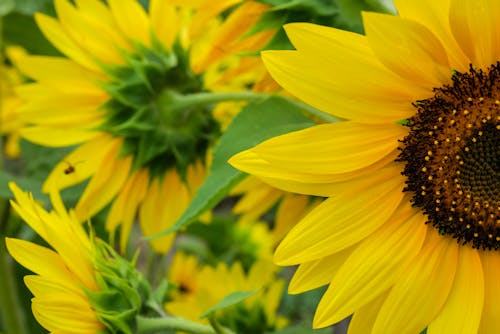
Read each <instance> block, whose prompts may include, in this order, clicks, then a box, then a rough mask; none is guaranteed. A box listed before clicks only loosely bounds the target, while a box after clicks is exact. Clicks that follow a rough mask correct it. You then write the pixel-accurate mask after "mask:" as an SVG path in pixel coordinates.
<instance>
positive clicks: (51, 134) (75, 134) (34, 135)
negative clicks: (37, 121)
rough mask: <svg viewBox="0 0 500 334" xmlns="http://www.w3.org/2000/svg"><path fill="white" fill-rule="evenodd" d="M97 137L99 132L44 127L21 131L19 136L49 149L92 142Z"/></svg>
mask: <svg viewBox="0 0 500 334" xmlns="http://www.w3.org/2000/svg"><path fill="white" fill-rule="evenodd" d="M99 135H100V134H99V132H97V131H93V130H84V129H83V130H77V129H72V130H68V129H57V128H53V127H44V126H33V127H30V128H24V129H22V130H21V136H23V137H24V138H26V139H28V140H29V141H32V142H35V143H37V144H41V145H43V146H49V147H62V146H70V145H76V144H80V143H82V142H85V141H89V140H92V139H94V138H95V137H97V136H99Z"/></svg>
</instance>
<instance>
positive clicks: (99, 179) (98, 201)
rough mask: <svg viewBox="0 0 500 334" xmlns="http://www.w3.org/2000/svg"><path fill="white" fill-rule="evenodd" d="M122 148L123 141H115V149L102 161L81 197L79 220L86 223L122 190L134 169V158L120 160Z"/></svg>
mask: <svg viewBox="0 0 500 334" xmlns="http://www.w3.org/2000/svg"><path fill="white" fill-rule="evenodd" d="M120 146H121V140H115V143H114V147H113V148H112V149H111V150H110V151H108V152H107V154H106V156H105V157H104V158H103V159H102V162H101V165H99V168H98V169H97V171H96V173H95V174H94V176H93V177H92V179H91V180H90V182H89V184H88V185H87V187H86V188H85V190H84V192H83V194H82V196H81V197H80V200H79V201H78V203H77V205H76V208H75V211H76V214H77V216H78V219H79V220H81V221H84V220H86V219H88V218H89V217H91V216H93V215H94V214H96V213H97V212H99V211H100V210H101V209H102V208H104V207H105V206H106V205H108V204H109V202H111V200H112V199H113V198H114V197H115V196H116V194H117V193H118V192H119V191H121V190H122V187H123V185H124V183H125V181H126V180H127V178H128V176H129V171H130V168H131V167H132V157H131V156H126V157H124V158H119V157H118V151H119V149H120Z"/></svg>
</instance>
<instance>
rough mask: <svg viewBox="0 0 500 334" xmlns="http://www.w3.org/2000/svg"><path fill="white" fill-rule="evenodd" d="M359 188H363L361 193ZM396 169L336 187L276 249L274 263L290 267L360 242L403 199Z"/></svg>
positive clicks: (382, 221) (401, 185)
mask: <svg viewBox="0 0 500 334" xmlns="http://www.w3.org/2000/svg"><path fill="white" fill-rule="evenodd" d="M361 184H363V185H364V188H363V189H362V191H359V190H361V189H360V187H361ZM403 185H404V179H403V178H402V177H400V175H399V169H398V168H394V169H393V168H388V169H387V170H382V171H380V172H379V173H378V174H376V175H370V176H369V177H367V178H365V179H361V180H356V181H355V182H347V183H345V184H343V185H342V186H341V187H339V192H338V193H337V195H336V196H335V197H331V198H329V199H327V200H325V201H324V202H323V203H322V204H320V205H319V206H318V207H316V208H315V209H314V210H313V211H311V212H310V213H309V214H308V215H307V216H306V217H305V218H304V219H302V221H301V222H299V223H298V224H297V225H296V226H295V227H294V228H293V229H292V230H291V231H290V232H289V233H288V235H287V236H286V237H285V239H284V240H283V241H282V242H281V244H280V245H279V246H278V248H277V249H276V253H275V261H276V263H278V264H280V265H291V264H297V263H302V262H306V261H311V260H315V259H318V258H321V257H324V256H326V255H329V254H332V253H335V252H338V251H340V250H342V249H344V248H346V247H349V246H350V245H353V244H354V243H356V242H358V241H360V240H362V239H364V238H365V237H367V236H368V235H370V234H371V233H373V232H374V231H375V230H376V229H377V228H379V227H380V226H381V225H382V224H384V223H385V222H386V221H387V219H388V218H389V217H390V216H391V215H392V213H393V212H394V210H395V209H396V208H397V207H398V206H399V203H400V202H401V199H402V198H403V192H402V189H403V187H404V186H403Z"/></svg>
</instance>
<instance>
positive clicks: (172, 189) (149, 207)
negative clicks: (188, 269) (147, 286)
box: [139, 170, 190, 253]
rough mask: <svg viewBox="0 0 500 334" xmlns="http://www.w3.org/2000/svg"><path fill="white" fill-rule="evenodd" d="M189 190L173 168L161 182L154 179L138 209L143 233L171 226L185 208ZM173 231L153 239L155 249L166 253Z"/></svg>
mask: <svg viewBox="0 0 500 334" xmlns="http://www.w3.org/2000/svg"><path fill="white" fill-rule="evenodd" d="M189 199H190V196H189V192H188V190H187V187H186V185H185V184H184V182H183V181H182V180H181V179H180V176H179V175H178V174H177V172H176V171H175V170H170V171H169V172H168V173H167V174H166V175H165V176H164V177H163V180H162V181H161V182H159V181H158V180H155V181H154V182H153V184H152V186H150V189H149V191H148V194H147V195H146V197H145V198H144V202H143V204H142V205H141V209H140V221H139V222H140V225H141V229H142V231H143V233H144V235H146V236H149V235H153V234H156V233H160V232H161V231H163V230H166V229H167V228H169V227H171V226H172V225H173V224H174V223H175V221H176V220H177V219H178V218H179V217H180V215H181V214H182V213H183V212H184V210H185V209H186V208H187V205H188V203H189ZM174 235H175V234H173V233H171V234H168V235H166V236H163V237H160V238H156V239H153V240H152V241H151V245H152V246H153V248H154V249H155V251H157V252H159V253H166V252H167V251H168V250H169V249H170V247H171V246H172V242H173V240H174Z"/></svg>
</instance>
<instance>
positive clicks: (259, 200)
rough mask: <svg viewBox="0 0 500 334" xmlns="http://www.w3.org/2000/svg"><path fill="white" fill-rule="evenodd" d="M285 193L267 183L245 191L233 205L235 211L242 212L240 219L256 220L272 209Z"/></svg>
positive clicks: (244, 220)
mask: <svg viewBox="0 0 500 334" xmlns="http://www.w3.org/2000/svg"><path fill="white" fill-rule="evenodd" d="M282 194H283V193H282V192H281V191H280V190H278V189H276V188H273V187H270V186H269V185H267V184H265V183H261V185H260V186H259V187H255V188H254V189H252V190H251V191H248V192H247V193H245V194H244V195H243V196H242V197H241V198H240V199H239V200H238V202H237V203H236V204H235V206H234V207H233V213H235V214H241V217H240V221H242V222H252V221H256V220H257V219H258V218H259V217H260V216H261V215H263V214H264V213H266V212H267V211H268V210H270V209H271V208H272V207H273V206H274V205H275V204H276V202H277V201H278V200H279V198H280V197H281V195H282Z"/></svg>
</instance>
